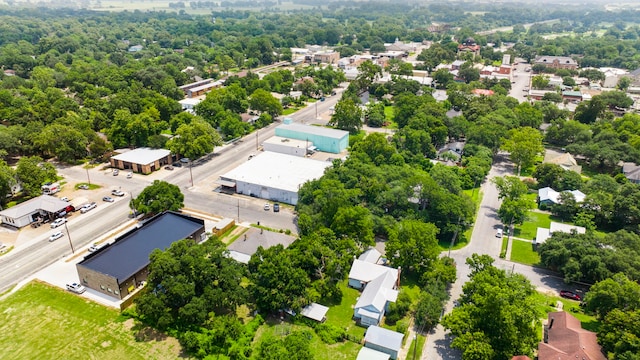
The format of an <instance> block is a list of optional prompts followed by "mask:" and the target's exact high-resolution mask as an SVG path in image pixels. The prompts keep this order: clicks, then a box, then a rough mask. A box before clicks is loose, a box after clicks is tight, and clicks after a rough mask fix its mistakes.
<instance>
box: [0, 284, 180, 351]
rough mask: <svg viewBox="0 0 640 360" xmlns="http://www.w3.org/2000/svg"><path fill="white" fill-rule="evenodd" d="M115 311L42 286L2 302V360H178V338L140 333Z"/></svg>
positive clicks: (0, 343) (24, 290)
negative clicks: (139, 336)
mask: <svg viewBox="0 0 640 360" xmlns="http://www.w3.org/2000/svg"><path fill="white" fill-rule="evenodd" d="M132 324H133V322H132V320H128V321H124V319H123V318H122V317H120V313H119V311H117V310H113V309H108V308H106V307H104V306H102V305H98V304H96V303H93V302H90V301H87V300H85V299H83V298H81V297H79V296H76V295H73V294H71V293H67V292H65V291H63V290H59V289H56V288H53V287H50V286H48V285H45V284H42V283H36V282H33V283H30V284H28V285H26V286H25V287H24V288H22V289H20V290H18V291H17V292H16V293H15V294H12V295H10V296H9V297H7V298H6V299H4V300H2V301H0V332H1V333H2V336H1V337H0V349H2V350H1V353H2V355H1V356H0V357H1V358H2V359H5V360H6V359H40V360H43V359H109V360H111V359H141V360H142V359H176V358H182V356H181V347H180V344H179V343H178V342H177V340H175V339H173V338H167V337H165V336H163V335H162V334H157V333H152V332H144V331H141V332H138V333H137V334H138V335H143V336H144V337H145V338H147V339H151V340H148V341H137V340H136V338H135V335H136V332H135V331H133V330H132V329H131V326H132Z"/></svg>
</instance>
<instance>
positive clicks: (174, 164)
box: [173, 161, 182, 167]
mask: <svg viewBox="0 0 640 360" xmlns="http://www.w3.org/2000/svg"><path fill="white" fill-rule="evenodd" d="M173 167H182V164H181V163H180V162H179V161H176V162H174V163H173Z"/></svg>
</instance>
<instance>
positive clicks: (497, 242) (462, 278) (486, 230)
mask: <svg viewBox="0 0 640 360" xmlns="http://www.w3.org/2000/svg"><path fill="white" fill-rule="evenodd" d="M513 173H514V167H513V164H511V162H510V161H509V157H508V155H507V154H505V153H499V154H498V155H496V157H495V158H494V163H493V166H492V167H491V171H490V172H489V175H488V176H487V180H485V181H484V183H483V184H482V186H481V189H480V191H481V192H482V193H483V197H482V202H481V204H480V208H479V210H478V214H477V217H476V222H475V224H474V227H473V232H472V234H471V239H470V241H469V244H467V246H465V247H464V248H462V249H459V250H453V251H451V257H452V258H453V259H454V260H455V262H456V264H457V270H458V274H457V275H458V277H457V280H456V282H455V283H454V284H453V285H452V286H451V289H450V294H451V298H450V299H449V301H448V303H447V305H446V307H445V313H449V312H451V310H452V309H453V308H454V301H455V300H457V299H458V298H459V297H460V295H461V294H462V286H463V285H464V283H465V282H467V281H468V280H469V277H468V276H469V273H470V269H469V267H468V266H467V265H466V263H465V261H466V259H467V258H468V257H470V256H471V255H472V254H474V253H477V254H487V255H490V256H492V257H493V258H494V259H495V263H494V265H495V266H496V267H498V268H501V269H504V270H506V271H513V272H516V273H519V274H522V275H524V276H525V277H527V278H528V279H529V280H530V281H531V283H532V284H533V286H535V287H536V288H538V290H539V291H548V292H553V293H557V292H558V291H559V290H560V289H562V287H563V281H562V279H561V278H558V277H557V276H555V274H553V273H551V272H548V271H546V270H544V269H538V268H534V267H532V266H528V265H522V264H517V263H514V262H510V261H506V260H503V259H500V258H499V255H500V248H501V245H502V239H501V238H498V237H496V230H497V229H498V228H502V226H503V225H502V223H501V222H500V219H499V218H498V215H497V211H498V209H499V208H500V200H498V190H497V189H496V186H495V185H494V184H493V182H491V179H492V178H494V177H500V176H505V175H513ZM451 340H452V339H451V338H450V337H449V336H447V333H446V331H445V329H444V328H443V327H442V325H438V326H437V327H436V328H435V329H434V330H433V331H432V332H431V333H430V334H428V337H427V341H426V342H425V346H424V349H423V351H422V359H423V360H427V359H429V360H436V359H442V360H459V359H461V357H462V355H461V354H460V353H459V351H457V350H456V349H452V348H451V346H450V345H451Z"/></svg>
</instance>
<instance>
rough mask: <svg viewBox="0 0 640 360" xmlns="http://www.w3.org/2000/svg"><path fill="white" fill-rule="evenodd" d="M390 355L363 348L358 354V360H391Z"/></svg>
mask: <svg viewBox="0 0 640 360" xmlns="http://www.w3.org/2000/svg"><path fill="white" fill-rule="evenodd" d="M389 358H390V355H389V354H386V353H383V352H380V351H378V350H373V349H371V348H368V347H363V348H361V349H360V351H359V352H358V357H356V360H389Z"/></svg>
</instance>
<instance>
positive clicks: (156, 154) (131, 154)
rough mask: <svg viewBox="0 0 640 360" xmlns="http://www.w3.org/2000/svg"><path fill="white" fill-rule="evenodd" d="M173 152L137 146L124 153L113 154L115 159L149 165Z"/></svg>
mask: <svg viewBox="0 0 640 360" xmlns="http://www.w3.org/2000/svg"><path fill="white" fill-rule="evenodd" d="M170 154H171V151H169V150H167V149H151V148H137V149H133V150H129V151H127V152H124V153H122V154H118V155H116V156H112V157H111V158H112V159H114V160H120V161H124V162H130V163H135V164H141V165H148V164H151V163H153V162H154V161H156V160H159V159H162V158H165V157H167V156H169V155H170Z"/></svg>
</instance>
